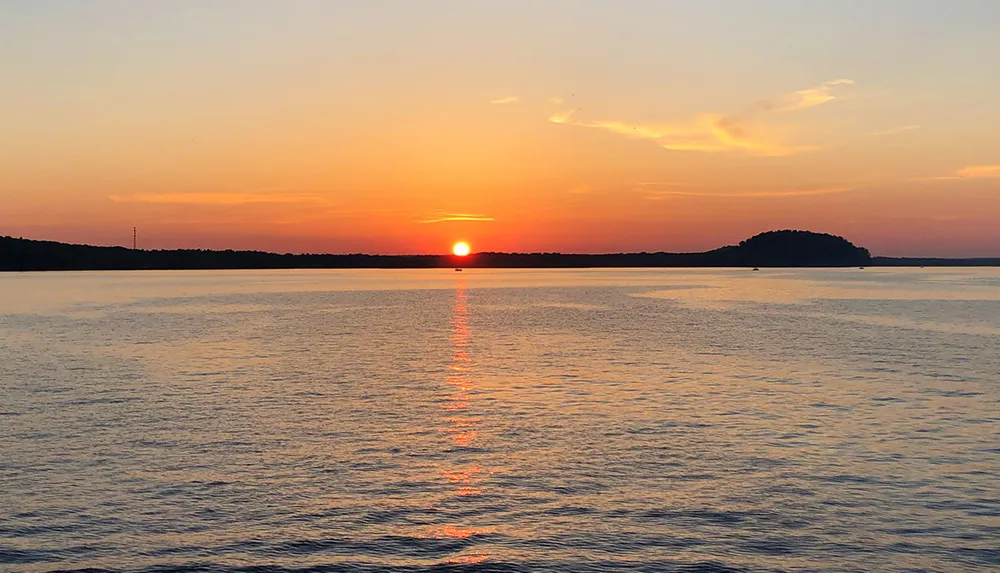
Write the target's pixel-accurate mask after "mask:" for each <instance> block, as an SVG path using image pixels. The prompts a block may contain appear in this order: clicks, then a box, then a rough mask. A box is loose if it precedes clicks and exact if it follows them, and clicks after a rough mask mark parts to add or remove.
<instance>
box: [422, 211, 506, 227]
mask: <svg viewBox="0 0 1000 573" xmlns="http://www.w3.org/2000/svg"><path fill="white" fill-rule="evenodd" d="M493 220H494V219H493V217H487V216H486V215H480V214H475V213H437V214H435V215H431V216H429V217H428V218H426V219H423V220H420V221H417V222H418V223H420V224H423V225H429V224H432V223H450V222H454V221H473V222H480V223H489V222H492V221H493Z"/></svg>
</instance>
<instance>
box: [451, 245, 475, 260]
mask: <svg viewBox="0 0 1000 573" xmlns="http://www.w3.org/2000/svg"><path fill="white" fill-rule="evenodd" d="M451 252H453V253H455V256H456V257H464V256H466V255H468V254H469V253H470V252H471V250H470V249H469V243H455V246H454V247H452V248H451Z"/></svg>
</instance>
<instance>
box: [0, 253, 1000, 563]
mask: <svg viewBox="0 0 1000 573" xmlns="http://www.w3.org/2000/svg"><path fill="white" fill-rule="evenodd" d="M998 476H1000V270H968V269H965V270H961V269H950V270H930V269H928V270H918V269H913V270H880V269H866V270H863V271H862V270H858V269H849V270H810V271H798V270H790V271H778V270H763V271H760V272H750V271H747V270H733V271H712V270H708V271H705V270H699V271H691V270H665V271H664V270H631V271H630V270H581V271H569V270H567V271H554V272H553V271H482V270H478V271H466V272H464V273H454V272H449V271H331V272H325V271H319V272H285V271H278V272H162V273H160V272H148V273H66V274H6V275H0V570H2V571H12V572H26V571H53V570H76V569H93V570H111V571H254V572H263V571H357V572H371V571H410V572H418V571H560V572H584V571H619V570H621V571H632V570H635V571H673V570H677V571H742V570H753V571H757V570H760V571H770V570H809V571H819V570H827V571H850V570H856V571H870V570H881V571H916V570H926V571H970V570H990V569H993V570H995V569H996V568H998V567H1000V477H998Z"/></svg>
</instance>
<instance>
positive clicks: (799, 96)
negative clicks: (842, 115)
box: [758, 78, 854, 111]
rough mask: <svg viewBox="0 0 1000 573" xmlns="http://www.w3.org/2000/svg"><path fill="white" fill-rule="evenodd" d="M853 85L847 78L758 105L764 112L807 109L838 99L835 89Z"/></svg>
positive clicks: (852, 81) (824, 83)
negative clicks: (834, 92)
mask: <svg viewBox="0 0 1000 573" xmlns="http://www.w3.org/2000/svg"><path fill="white" fill-rule="evenodd" d="M853 85H854V80H849V79H846V78H844V79H839V80H830V81H828V82H823V83H821V84H820V85H818V86H815V87H811V88H806V89H804V90H799V91H796V92H792V93H790V94H785V95H782V96H779V97H777V98H775V99H773V100H766V101H762V102H760V103H759V104H758V105H759V107H760V109H761V110H763V111H795V110H799V109H806V108H810V107H815V106H817V105H821V104H824V103H826V102H828V101H833V100H835V99H837V96H835V95H834V94H833V93H832V92H833V90H834V88H836V87H838V86H853Z"/></svg>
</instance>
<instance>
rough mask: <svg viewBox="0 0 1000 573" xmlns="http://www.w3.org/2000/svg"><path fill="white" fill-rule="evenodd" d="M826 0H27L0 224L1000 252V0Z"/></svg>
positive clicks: (5, 32)
mask: <svg viewBox="0 0 1000 573" xmlns="http://www.w3.org/2000/svg"><path fill="white" fill-rule="evenodd" d="M804 4H806V3H795V2H780V1H775V2H768V3H765V4H759V3H756V2H743V1H739V0H732V1H728V2H726V1H714V2H707V3H706V5H705V6H701V5H699V6H691V5H686V4H680V3H665V2H644V1H639V0H634V1H631V2H624V3H612V2H596V1H595V2H570V1H562V0H552V1H549V2H527V1H511V2H504V3H500V2H486V1H483V2H465V3H463V2H455V1H450V0H436V1H434V2H424V3H412V4H409V3H407V4H404V3H398V2H389V1H385V0H373V1H370V2H310V1H306V0H297V1H291V2H289V3H288V4H286V5H279V4H278V3H272V2H264V1H256V0H247V1H245V2H235V1H224V0H220V1H217V2H209V3H205V2H191V1H186V0H180V1H177V2H166V1H164V2H147V3H129V2H114V1H108V2H94V3H79V4H69V3H60V2H53V1H49V0H38V1H32V2H27V1H21V2H18V1H13V2H9V3H5V4H3V5H2V6H0V54H3V56H0V125H3V126H4V127H3V131H2V133H0V200H2V208H0V235H13V236H24V237H30V238H38V239H49V240H61V241H68V242H83V243H92V244H107V245H111V244H118V245H129V244H131V238H132V227H133V226H136V227H138V228H139V238H140V246H141V247H144V248H234V249H261V250H270V251H279V252H286V251H287V252H368V253H446V252H449V251H450V249H451V246H452V245H453V244H454V243H455V242H456V241H458V240H465V241H468V242H469V243H470V244H471V245H472V247H473V250H475V251H562V252H620V251H643V250H645V251H697V250H707V249H711V248H715V247H718V246H722V245H725V244H733V243H735V242H738V241H740V240H742V239H745V238H747V237H749V236H751V235H753V234H756V233H758V232H762V231H766V230H772V229H784V228H797V229H808V230H814V231H819V232H830V233H835V234H839V235H843V236H845V237H846V238H848V239H849V240H851V241H853V242H855V243H856V244H859V245H863V246H866V247H868V248H869V249H871V250H872V252H873V253H874V254H884V255H925V256H1000V224H998V223H997V222H996V221H998V220H1000V138H998V137H997V135H996V134H997V133H998V132H1000V104H998V103H997V102H1000V76H998V75H997V74H996V73H995V62H993V56H992V54H996V53H1000V39H998V37H997V35H996V34H995V33H994V31H993V30H992V28H991V26H990V25H989V24H988V23H989V22H995V21H997V18H998V17H1000V5H994V4H989V3H979V2H972V1H968V2H956V3H954V4H948V6H949V8H948V10H947V13H943V12H942V11H943V8H942V6H944V4H942V3H935V2H925V1H921V2H911V3H905V2H904V3H902V4H900V2H898V1H895V0H893V1H886V2H884V3H880V4H879V5H877V6H869V5H867V4H866V3H854V2H816V3H809V5H804ZM904 4H905V10H903V11H901V10H902V6H903V5H904ZM616 6H618V8H617V9H616ZM81 22H82V23H84V24H85V25H80V23H81ZM991 70H992V71H991Z"/></svg>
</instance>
